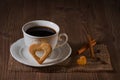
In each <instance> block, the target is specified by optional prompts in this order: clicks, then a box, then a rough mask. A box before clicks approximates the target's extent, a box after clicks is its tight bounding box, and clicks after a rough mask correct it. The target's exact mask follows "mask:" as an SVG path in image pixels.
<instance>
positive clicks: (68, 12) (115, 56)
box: [0, 0, 120, 80]
mask: <svg viewBox="0 0 120 80" xmlns="http://www.w3.org/2000/svg"><path fill="white" fill-rule="evenodd" d="M36 19H43V20H50V21H53V22H55V23H57V24H58V25H59V26H60V28H61V32H66V33H67V34H68V36H69V44H70V45H71V47H72V50H73V52H72V54H76V51H77V50H78V49H79V48H80V47H81V45H82V44H83V43H85V42H86V37H85V35H84V34H85V33H84V26H86V27H87V28H88V30H89V31H90V32H91V34H92V36H93V37H94V38H95V39H96V40H97V42H100V43H104V44H106V45H107V46H108V49H109V52H110V56H111V62H112V65H113V68H114V71H112V72H106V71H104V72H89V73H87V72H77V73H40V72H22V71H20V72H16V71H9V70H8V66H7V65H8V60H9V55H10V51H9V49H10V45H11V44H12V43H13V42H14V41H16V40H17V39H20V38H22V37H23V36H22V31H21V27H22V25H23V24H24V23H26V22H28V21H31V20H36ZM0 44H1V46H0V80H59V79H60V80H78V79H80V80H85V79H87V80H88V79H91V80H118V79H120V1H119V0H73V1H70V0H69V1H67V0H54V1H53V0H28V1H27V0H2V1H0Z"/></svg>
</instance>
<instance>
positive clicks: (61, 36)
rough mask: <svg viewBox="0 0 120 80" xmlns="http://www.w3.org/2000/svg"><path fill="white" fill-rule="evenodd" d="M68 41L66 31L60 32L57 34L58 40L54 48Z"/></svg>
mask: <svg viewBox="0 0 120 80" xmlns="http://www.w3.org/2000/svg"><path fill="white" fill-rule="evenodd" d="M67 41H68V35H67V34H66V33H60V34H59V36H58V42H57V46H56V48H59V47H61V46H63V45H65V44H66V43H67Z"/></svg>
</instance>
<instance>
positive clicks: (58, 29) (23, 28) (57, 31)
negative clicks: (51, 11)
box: [22, 20, 60, 38]
mask: <svg viewBox="0 0 120 80" xmlns="http://www.w3.org/2000/svg"><path fill="white" fill-rule="evenodd" d="M38 22H46V23H49V24H51V25H54V26H56V28H57V30H55V29H54V30H55V32H56V33H55V34H53V35H50V36H44V37H40V36H33V35H30V34H28V33H26V30H28V29H29V28H28V29H26V30H25V27H26V26H27V25H29V24H32V23H38ZM36 26H41V25H36ZM31 27H33V26H31ZM46 27H48V26H46ZM49 28H51V27H50V26H49ZM52 29H53V28H52ZM59 31H60V28H59V26H58V25H57V24H56V23H54V22H51V21H47V20H33V21H29V22H27V23H25V24H24V25H23V27H22V32H23V33H24V34H25V35H27V36H29V37H34V38H48V37H52V36H55V35H57V34H58V33H59Z"/></svg>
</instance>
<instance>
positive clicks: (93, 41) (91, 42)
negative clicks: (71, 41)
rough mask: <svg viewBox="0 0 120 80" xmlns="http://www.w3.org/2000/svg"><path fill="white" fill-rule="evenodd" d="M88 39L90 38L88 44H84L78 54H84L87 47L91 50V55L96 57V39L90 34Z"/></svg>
mask: <svg viewBox="0 0 120 80" xmlns="http://www.w3.org/2000/svg"><path fill="white" fill-rule="evenodd" d="M87 39H88V44H86V45H84V46H82V47H81V48H80V49H79V50H78V54H82V53H83V52H85V51H86V50H87V49H89V50H90V56H91V58H95V53H94V49H93V47H94V46H95V44H96V41H95V40H94V39H92V38H91V36H90V35H89V34H87Z"/></svg>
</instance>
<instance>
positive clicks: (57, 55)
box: [10, 38, 72, 67]
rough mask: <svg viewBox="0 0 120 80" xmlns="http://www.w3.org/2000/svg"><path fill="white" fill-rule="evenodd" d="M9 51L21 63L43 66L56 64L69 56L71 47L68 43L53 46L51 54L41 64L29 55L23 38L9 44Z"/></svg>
mask: <svg viewBox="0 0 120 80" xmlns="http://www.w3.org/2000/svg"><path fill="white" fill-rule="evenodd" d="M10 52H11V55H12V57H13V58H14V59H15V60H17V61H18V62H20V63H22V64H25V65H28V66H34V67H44V66H50V65H54V64H58V63H60V62H62V61H64V60H66V59H67V58H68V57H69V56H70V54H71V52H72V49H71V47H70V46H69V44H68V43H67V44H65V45H64V46H62V47H60V48H55V49H54V50H53V51H52V53H51V56H49V57H48V58H47V59H46V60H45V61H44V62H43V64H38V63H37V62H36V60H35V59H34V58H33V57H32V56H31V54H30V53H29V51H28V49H27V48H26V46H25V44H24V39H23V38H21V39H19V40H17V41H16V42H14V43H13V44H12V45H11V47H10Z"/></svg>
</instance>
